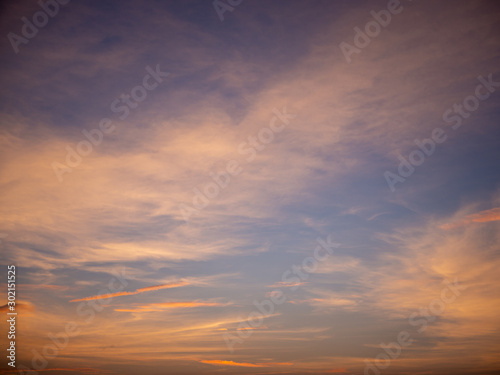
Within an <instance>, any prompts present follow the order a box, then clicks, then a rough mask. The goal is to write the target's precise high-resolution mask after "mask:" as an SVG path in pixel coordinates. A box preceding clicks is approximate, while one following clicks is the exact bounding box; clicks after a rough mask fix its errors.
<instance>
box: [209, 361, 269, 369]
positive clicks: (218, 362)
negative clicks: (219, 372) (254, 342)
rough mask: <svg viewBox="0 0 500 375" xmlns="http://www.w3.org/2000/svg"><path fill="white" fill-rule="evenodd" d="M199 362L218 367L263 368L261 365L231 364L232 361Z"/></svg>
mask: <svg viewBox="0 0 500 375" xmlns="http://www.w3.org/2000/svg"><path fill="white" fill-rule="evenodd" d="M200 362H201V363H207V364H209V365H219V366H241V367H265V366H263V365H256V364H254V363H245V362H233V361H219V360H207V361H200Z"/></svg>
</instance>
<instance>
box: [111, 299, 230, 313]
mask: <svg viewBox="0 0 500 375" xmlns="http://www.w3.org/2000/svg"><path fill="white" fill-rule="evenodd" d="M227 305H228V303H219V302H202V301H192V302H189V301H188V302H162V303H150V304H147V305H142V306H139V307H134V308H129V309H127V308H116V309H114V310H115V311H122V312H151V311H164V310H166V309H179V308H193V307H211V306H227Z"/></svg>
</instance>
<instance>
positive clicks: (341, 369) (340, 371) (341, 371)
mask: <svg viewBox="0 0 500 375" xmlns="http://www.w3.org/2000/svg"><path fill="white" fill-rule="evenodd" d="M327 372H328V373H334V374H347V370H346V369H345V368H335V369H333V370H330V371H327Z"/></svg>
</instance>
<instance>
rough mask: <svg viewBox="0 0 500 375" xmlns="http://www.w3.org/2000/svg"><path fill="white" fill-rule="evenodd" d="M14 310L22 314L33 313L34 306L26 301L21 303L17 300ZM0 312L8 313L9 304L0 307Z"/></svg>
mask: <svg viewBox="0 0 500 375" xmlns="http://www.w3.org/2000/svg"><path fill="white" fill-rule="evenodd" d="M15 308H16V310H20V311H22V312H31V311H35V306H34V305H33V304H32V303H31V302H28V301H22V300H17V301H16V306H15ZM0 311H2V312H4V311H5V312H9V311H10V310H9V304H5V305H3V306H0Z"/></svg>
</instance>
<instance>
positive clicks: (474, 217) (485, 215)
mask: <svg viewBox="0 0 500 375" xmlns="http://www.w3.org/2000/svg"><path fill="white" fill-rule="evenodd" d="M498 220H500V207H496V208H492V209H489V210H484V211H479V212H476V213H474V214H469V215H467V216H465V217H464V218H463V219H461V220H456V221H453V222H451V223H445V224H443V225H441V228H443V229H455V228H460V227H463V226H465V225H468V224H470V223H488V222H491V221H498Z"/></svg>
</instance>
